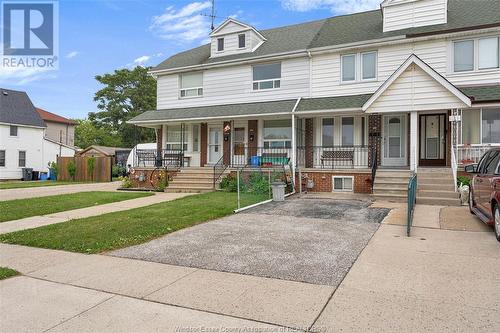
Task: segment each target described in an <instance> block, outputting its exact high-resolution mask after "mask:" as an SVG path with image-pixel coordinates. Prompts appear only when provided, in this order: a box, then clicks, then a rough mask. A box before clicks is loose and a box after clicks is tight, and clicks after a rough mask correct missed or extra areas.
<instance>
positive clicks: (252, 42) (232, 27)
mask: <svg viewBox="0 0 500 333" xmlns="http://www.w3.org/2000/svg"><path fill="white" fill-rule="evenodd" d="M240 34H245V47H244V48H241V49H240V48H238V35H240ZM218 38H224V50H223V51H217V39H218ZM260 42H262V39H261V38H260V37H259V36H258V35H257V34H256V33H255V31H253V30H251V29H249V28H248V27H244V26H242V25H239V24H236V23H234V22H229V23H228V24H227V25H226V26H224V27H223V28H222V29H221V30H220V31H218V32H217V33H216V35H215V36H213V37H212V38H211V41H210V56H211V57H212V58H215V57H223V56H227V55H231V54H237V53H246V52H251V51H252V49H253V48H254V47H256V46H257V45H258V44H259V43H260Z"/></svg>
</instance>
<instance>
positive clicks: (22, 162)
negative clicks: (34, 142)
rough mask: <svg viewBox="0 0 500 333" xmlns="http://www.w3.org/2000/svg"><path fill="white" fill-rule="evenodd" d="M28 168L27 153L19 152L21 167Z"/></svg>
mask: <svg viewBox="0 0 500 333" xmlns="http://www.w3.org/2000/svg"><path fill="white" fill-rule="evenodd" d="M25 166H26V152H25V151H24V150H20V151H19V167H20V168H24V167H25Z"/></svg>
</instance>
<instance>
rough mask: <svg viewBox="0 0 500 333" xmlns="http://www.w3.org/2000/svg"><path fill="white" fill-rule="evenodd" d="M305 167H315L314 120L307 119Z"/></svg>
mask: <svg viewBox="0 0 500 333" xmlns="http://www.w3.org/2000/svg"><path fill="white" fill-rule="evenodd" d="M305 145H306V147H305V166H306V168H313V167H314V148H313V146H314V119H313V118H307V119H306V135H305Z"/></svg>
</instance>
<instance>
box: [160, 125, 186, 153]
mask: <svg viewBox="0 0 500 333" xmlns="http://www.w3.org/2000/svg"><path fill="white" fill-rule="evenodd" d="M187 139H188V136H187V133H186V129H185V128H184V129H183V128H182V127H181V125H172V126H167V142H166V145H165V148H166V149H167V150H181V149H182V150H183V151H186V150H188V140H187Z"/></svg>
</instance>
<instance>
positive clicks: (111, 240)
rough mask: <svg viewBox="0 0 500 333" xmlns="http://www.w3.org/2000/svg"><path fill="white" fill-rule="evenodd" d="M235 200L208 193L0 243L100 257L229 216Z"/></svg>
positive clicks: (245, 197)
mask: <svg viewBox="0 0 500 333" xmlns="http://www.w3.org/2000/svg"><path fill="white" fill-rule="evenodd" d="M123 194H131V193H123ZM134 194H138V193H134ZM267 198H268V197H267V195H255V194H242V196H241V206H242V207H243V206H246V205H250V204H253V203H257V202H259V201H263V200H266V199H267ZM236 200H237V199H236V193H229V192H211V193H205V194H200V195H194V196H189V197H185V198H182V199H177V200H174V201H169V202H164V203H159V204H155V205H151V206H147V207H142V208H136V209H131V210H127V211H122V212H115V213H109V214H104V215H100V216H94V217H88V218H83V219H77V220H72V221H68V222H64V223H59V224H53V225H48V226H44V227H40V228H36V229H28V230H22V231H17V232H13V233H9V234H4V235H0V241H1V242H4V243H10V244H20V245H27V246H34V247H42V248H49V249H58V250H66V251H73V252H82V253H99V252H103V251H109V250H113V249H119V248H123V247H127V246H131V245H136V244H140V243H144V242H146V241H148V240H151V239H153V238H157V237H159V236H162V235H165V234H168V233H171V232H174V231H176V230H179V229H183V228H186V227H189V226H192V225H195V224H198V223H201V222H205V221H209V220H213V219H216V218H219V217H223V216H226V215H229V214H231V213H232V212H233V210H234V209H236V208H237V207H236V206H237V201H236Z"/></svg>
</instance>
